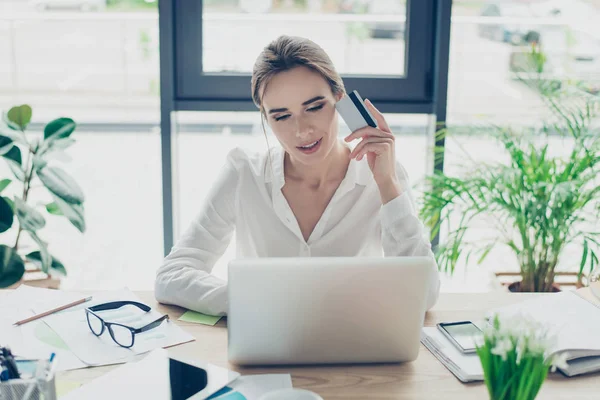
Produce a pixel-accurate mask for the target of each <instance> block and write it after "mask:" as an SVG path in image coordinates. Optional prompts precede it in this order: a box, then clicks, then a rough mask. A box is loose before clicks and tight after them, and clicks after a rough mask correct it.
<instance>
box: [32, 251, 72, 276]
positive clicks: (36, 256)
mask: <svg viewBox="0 0 600 400" xmlns="http://www.w3.org/2000/svg"><path fill="white" fill-rule="evenodd" d="M25 257H26V258H27V260H29V261H31V262H32V263H33V264H35V265H37V266H38V267H39V268H40V269H41V270H42V271H43V267H42V254H41V252H39V251H34V252H31V253H29V254H27V255H26V256H25ZM50 268H51V269H53V270H55V271H58V272H60V273H61V274H62V275H64V276H67V270H66V268H65V266H64V265H63V263H62V262H60V261H59V260H58V259H56V258H54V256H52V264H51V265H50ZM45 272H47V271H45Z"/></svg>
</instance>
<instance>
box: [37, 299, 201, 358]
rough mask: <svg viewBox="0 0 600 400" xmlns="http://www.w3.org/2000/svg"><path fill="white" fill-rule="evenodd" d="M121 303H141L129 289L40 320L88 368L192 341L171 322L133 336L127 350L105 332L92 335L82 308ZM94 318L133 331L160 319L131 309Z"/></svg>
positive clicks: (153, 312)
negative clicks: (99, 334) (126, 327)
mask: <svg viewBox="0 0 600 400" xmlns="http://www.w3.org/2000/svg"><path fill="white" fill-rule="evenodd" d="M122 300H131V301H138V302H141V301H140V299H138V298H137V296H135V295H134V294H133V293H132V292H131V291H129V290H120V291H113V292H100V293H98V294H96V295H94V296H93V299H92V300H91V301H89V302H88V303H84V304H82V305H81V306H77V307H73V309H69V310H65V311H63V312H61V313H59V314H55V315H51V316H48V317H46V318H45V319H44V320H45V321H46V323H47V324H48V325H49V326H50V327H51V328H52V329H53V330H54V331H55V332H56V333H57V334H58V336H59V337H60V338H61V339H62V340H63V341H64V342H65V343H66V344H67V345H68V346H69V349H70V350H71V351H72V352H73V354H75V355H76V356H77V357H78V358H79V359H80V360H81V361H82V362H83V363H85V364H86V365H88V366H98V365H107V364H116V363H123V362H127V361H130V360H132V359H134V357H135V356H136V355H139V354H143V353H146V352H148V351H150V350H154V349H157V348H161V347H168V346H174V345H176V344H181V343H186V342H190V341H193V340H194V337H193V336H192V335H190V334H189V333H187V332H185V331H184V330H183V329H181V328H180V327H179V326H177V325H176V324H175V323H174V322H173V321H164V322H163V323H162V324H161V325H160V326H158V327H156V328H153V329H150V330H148V331H146V332H143V333H138V334H136V335H135V343H134V345H133V347H131V348H124V347H121V346H119V345H118V344H117V343H115V342H114V340H113V339H112V337H111V336H110V334H109V331H108V329H106V330H105V331H104V332H103V334H102V335H101V336H100V337H97V336H96V335H94V334H93V333H92V331H91V330H90V328H89V326H88V322H87V318H86V313H85V308H86V307H91V306H94V305H96V304H101V303H107V302H111V301H122ZM98 315H100V316H101V317H102V318H104V319H105V320H106V321H108V322H115V323H120V324H123V325H127V326H131V327H134V328H139V327H142V326H144V325H146V324H148V323H149V322H152V321H154V320H156V319H158V318H159V317H160V316H162V314H160V313H159V312H157V311H156V310H151V311H149V312H144V311H143V310H141V309H139V308H137V307H135V306H125V307H121V308H119V309H115V310H107V311H102V312H99V313H98Z"/></svg>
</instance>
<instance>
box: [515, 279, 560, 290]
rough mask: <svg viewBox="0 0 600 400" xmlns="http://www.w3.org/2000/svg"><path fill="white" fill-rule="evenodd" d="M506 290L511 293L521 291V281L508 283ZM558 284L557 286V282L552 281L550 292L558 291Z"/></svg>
mask: <svg viewBox="0 0 600 400" xmlns="http://www.w3.org/2000/svg"><path fill="white" fill-rule="evenodd" d="M508 290H509V291H510V292H512V293H523V292H522V291H521V282H520V281H519V282H513V283H511V284H510V285H508ZM560 291H561V290H560V286H558V284H556V283H553V284H552V293H557V292H560Z"/></svg>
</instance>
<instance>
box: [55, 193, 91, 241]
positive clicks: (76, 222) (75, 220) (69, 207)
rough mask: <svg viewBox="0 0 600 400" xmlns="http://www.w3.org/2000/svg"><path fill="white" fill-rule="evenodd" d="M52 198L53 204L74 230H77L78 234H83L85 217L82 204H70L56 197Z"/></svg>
mask: <svg viewBox="0 0 600 400" xmlns="http://www.w3.org/2000/svg"><path fill="white" fill-rule="evenodd" d="M53 197H54V203H56V205H57V206H58V208H59V209H60V211H61V212H62V213H63V214H64V216H65V217H67V219H68V220H69V221H70V222H71V223H72V224H73V226H74V227H75V228H77V229H78V230H79V232H81V233H84V232H85V217H84V210H83V204H70V203H67V202H66V201H64V200H62V199H61V198H60V197H58V196H53Z"/></svg>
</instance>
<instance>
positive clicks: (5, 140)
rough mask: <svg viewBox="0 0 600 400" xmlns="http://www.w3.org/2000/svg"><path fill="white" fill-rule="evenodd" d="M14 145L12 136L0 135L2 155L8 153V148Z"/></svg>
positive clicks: (0, 153)
mask: <svg viewBox="0 0 600 400" xmlns="http://www.w3.org/2000/svg"><path fill="white" fill-rule="evenodd" d="M13 146H14V142H13V140H12V138H10V137H8V136H3V135H0V155H4V154H6V153H8V151H9V150H10V149H12V148H13Z"/></svg>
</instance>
